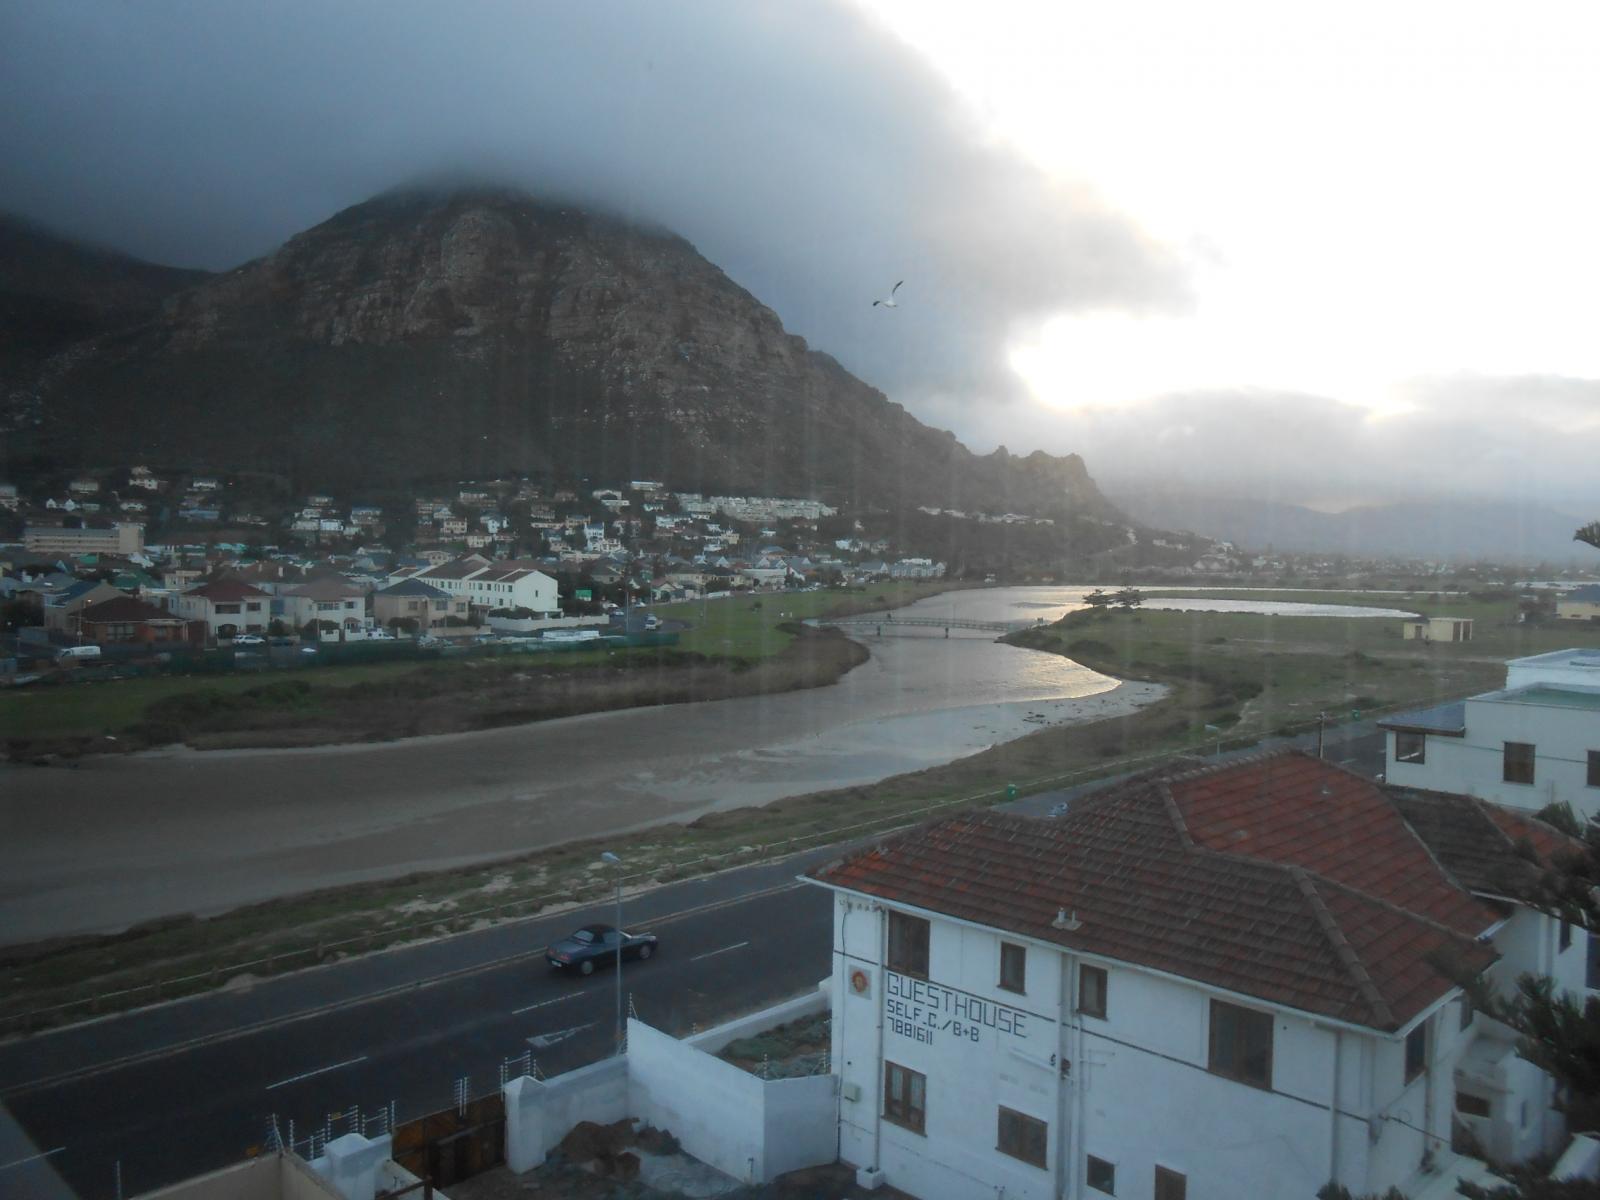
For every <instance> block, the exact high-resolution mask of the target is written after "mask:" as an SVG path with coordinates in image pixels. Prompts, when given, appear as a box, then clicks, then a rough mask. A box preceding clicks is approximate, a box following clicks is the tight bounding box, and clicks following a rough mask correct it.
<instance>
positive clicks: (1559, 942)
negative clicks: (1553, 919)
mask: <svg viewBox="0 0 1600 1200" xmlns="http://www.w3.org/2000/svg"><path fill="white" fill-rule="evenodd" d="M1560 924H1561V932H1560V933H1558V934H1557V935H1556V953H1557V954H1559V953H1561V951H1563V950H1565V949H1566V948H1567V947H1568V946H1570V945H1572V922H1571V921H1562V922H1561V923H1560Z"/></svg>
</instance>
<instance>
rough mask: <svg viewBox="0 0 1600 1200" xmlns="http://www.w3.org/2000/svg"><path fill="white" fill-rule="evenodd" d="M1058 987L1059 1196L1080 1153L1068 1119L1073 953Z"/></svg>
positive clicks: (1066, 960)
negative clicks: (1069, 1008) (1069, 1019)
mask: <svg viewBox="0 0 1600 1200" xmlns="http://www.w3.org/2000/svg"><path fill="white" fill-rule="evenodd" d="M1057 974H1058V976H1059V978H1058V980H1057V984H1056V988H1057V993H1056V1187H1055V1194H1056V1195H1057V1196H1065V1195H1066V1194H1067V1176H1068V1172H1069V1171H1070V1169H1071V1164H1072V1163H1073V1161H1074V1159H1075V1156H1076V1154H1077V1149H1076V1145H1075V1142H1076V1138H1075V1136H1074V1131H1073V1129H1072V1127H1071V1124H1070V1122H1069V1121H1068V1119H1067V1114H1068V1106H1069V1105H1070V1103H1071V1100H1070V1098H1069V1097H1068V1095H1067V1082H1068V1073H1069V1072H1070V1071H1071V1066H1070V1065H1069V1064H1071V1063H1072V1062H1073V1059H1071V1058H1070V1057H1069V1056H1068V1053H1067V1052H1068V1051H1069V1050H1071V1049H1072V1048H1071V1047H1070V1046H1069V1045H1068V1044H1067V1030H1068V1025H1067V997H1068V996H1071V995H1072V956H1071V955H1070V954H1063V955H1062V956H1061V970H1060V971H1059V972H1058V973H1057Z"/></svg>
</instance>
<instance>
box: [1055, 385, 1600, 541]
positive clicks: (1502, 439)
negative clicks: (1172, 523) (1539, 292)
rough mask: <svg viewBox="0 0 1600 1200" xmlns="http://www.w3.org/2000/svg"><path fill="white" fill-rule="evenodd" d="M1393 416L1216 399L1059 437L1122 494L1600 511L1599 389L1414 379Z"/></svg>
mask: <svg viewBox="0 0 1600 1200" xmlns="http://www.w3.org/2000/svg"><path fill="white" fill-rule="evenodd" d="M1402 395H1403V399H1404V400H1405V401H1406V403H1407V405H1408V407H1407V408H1406V409H1405V410H1404V411H1398V410H1397V411H1396V412H1394V413H1393V414H1392V415H1385V416H1375V415H1374V414H1373V413H1371V412H1370V411H1369V410H1367V409H1365V408H1361V407H1358V406H1356V405H1352V404H1344V403H1341V402H1339V401H1337V400H1332V399H1328V398H1326V397H1322V396H1306V395H1287V394H1284V393H1281V392H1203V393H1193V394H1185V395H1171V396H1162V397H1158V398H1155V399H1151V400H1147V401H1143V402H1140V403H1134V404H1125V405H1120V406H1117V407H1115V408H1105V409H1086V410H1083V411H1081V412H1077V413H1071V414H1063V415H1062V416H1061V417H1060V418H1058V421H1057V423H1056V426H1055V431H1056V434H1057V436H1062V435H1064V436H1066V437H1067V438H1069V439H1070V440H1071V441H1072V442H1073V444H1074V445H1076V446H1078V447H1079V448H1080V449H1081V450H1082V451H1083V453H1084V454H1085V455H1086V457H1087V458H1088V460H1089V462H1090V464H1091V466H1092V467H1093V468H1094V470H1095V471H1096V474H1097V475H1098V476H1099V477H1100V478H1101V479H1102V480H1103V481H1105V482H1109V483H1110V484H1112V485H1113V486H1114V487H1117V488H1119V489H1127V488H1137V487H1142V486H1155V487H1158V488H1174V489H1178V490H1186V489H1189V490H1195V491H1200V492H1206V493H1211V494H1215V495H1221V496H1230V497H1237V498H1241V499H1243V498H1250V497H1258V498H1261V499H1266V500H1277V501H1281V502H1284V503H1289V504H1311V505H1315V506H1325V507H1332V508H1341V507H1347V506H1350V505H1354V504H1372V503H1382V502H1388V501H1392V500H1435V499H1441V498H1446V497H1451V496H1476V497H1518V498H1520V499H1521V500H1522V501H1524V502H1527V503H1530V504H1543V505H1548V506H1550V507H1552V508H1555V509H1558V510H1561V511H1565V512H1571V513H1575V514H1583V513H1587V512H1590V511H1592V510H1594V507H1595V504H1596V503H1597V501H1600V491H1597V489H1596V486H1595V480H1596V473H1595V462H1596V458H1595V455H1596V448H1597V445H1600V380H1594V379H1573V378H1565V377H1559V376H1537V375H1535V376H1490V375H1473V374H1465V373H1463V374H1455V375H1440V376H1429V377H1424V378H1418V379H1415V380H1412V381H1411V382H1410V383H1409V384H1407V385H1406V386H1405V388H1404V389H1403V393H1402Z"/></svg>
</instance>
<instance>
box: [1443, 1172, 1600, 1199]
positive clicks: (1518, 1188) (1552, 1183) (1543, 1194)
mask: <svg viewBox="0 0 1600 1200" xmlns="http://www.w3.org/2000/svg"><path fill="white" fill-rule="evenodd" d="M1505 1178H1506V1182H1505V1183H1504V1184H1496V1185H1495V1186H1494V1187H1483V1186H1482V1185H1480V1184H1476V1183H1458V1184H1457V1185H1456V1190H1457V1191H1459V1192H1460V1193H1461V1194H1462V1195H1463V1196H1465V1197H1467V1200H1600V1182H1597V1181H1595V1180H1593V1179H1551V1178H1550V1177H1549V1176H1548V1175H1540V1174H1539V1173H1538V1172H1537V1171H1536V1170H1533V1169H1528V1168H1522V1167H1512V1168H1510V1169H1508V1170H1507V1171H1506V1172H1505Z"/></svg>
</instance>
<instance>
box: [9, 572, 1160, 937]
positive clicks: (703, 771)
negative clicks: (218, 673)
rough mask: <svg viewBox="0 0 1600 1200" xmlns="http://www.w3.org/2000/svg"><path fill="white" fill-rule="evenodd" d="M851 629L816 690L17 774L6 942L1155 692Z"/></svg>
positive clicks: (472, 849)
mask: <svg viewBox="0 0 1600 1200" xmlns="http://www.w3.org/2000/svg"><path fill="white" fill-rule="evenodd" d="M1087 590H1088V589H1087V588H998V589H988V590H984V591H965V592H949V593H945V594H943V595H940V596H935V597H932V598H930V599H928V600H924V601H921V602H919V603H918V604H916V605H913V606H911V607H910V608H907V609H902V610H899V611H898V612H897V613H896V616H897V617H899V618H901V619H904V618H906V617H930V618H931V617H940V618H951V619H968V620H991V621H992V620H1029V621H1031V620H1035V619H1039V618H1042V619H1044V620H1053V619H1055V618H1056V617H1058V616H1060V615H1061V614H1062V613H1063V612H1065V611H1067V610H1069V609H1071V608H1075V607H1078V605H1079V602H1080V600H1081V597H1082V596H1083V595H1084V593H1085V592H1086V591H1087ZM855 636H858V637H860V638H861V640H862V641H864V642H865V644H867V645H868V647H869V649H870V650H871V658H870V659H869V661H867V662H866V663H864V664H863V665H861V666H859V667H857V668H856V669H855V670H853V671H851V672H850V673H849V674H848V675H846V676H845V677H844V678H843V679H842V680H840V681H839V682H838V683H837V684H834V685H832V686H830V687H826V688H816V689H812V690H809V691H802V692H789V693H785V694H782V695H776V696H761V697H751V698H740V699H733V700H723V701H717V702H714V703H706V704H696V705H676V706H669V707H663V708H651V709H631V710H626V711H622V712H612V713H600V714H594V715H590V716H582V717H571V718H566V719H562V720H557V721H548V722H542V723H539V724H535V725H524V726H516V727H510V728H504V729H495V730H489V731H485V732H480V733H467V734H453V735H448V736H443V737H431V738H418V739H414V740H410V741H403V742H392V743H384V744H376V745H371V744H364V745H355V746H336V747H323V748H318V749H311V750H273V751H211V752H196V751H188V750H173V751H156V752H150V753H145V754H138V755H131V756H126V757H106V758H98V759H96V758H91V759H86V760H84V761H83V762H82V763H81V764H80V765H78V766H76V767H60V768H36V767H14V766H3V767H0V793H3V794H4V797H5V798H4V802H3V804H0V838H3V841H4V843H5V845H6V847H7V855H6V867H5V872H4V878H3V880H0V931H3V933H0V940H4V941H8V942H19V941H28V940H33V939H37V938H41V937H47V936H51V935H55V934H62V933H71V932H82V931H90V930H93V931H99V930H109V929H116V928H121V927H124V926H126V925H127V924H129V923H132V922H135V921H139V920H144V919H147V918H150V917H154V916H161V915H165V914H169V913H175V912H198V913H201V914H205V913H211V912H218V911H222V910H224V909H227V908H230V907H233V906H235V905H238V904H242V903H248V902H251V901H255V900H262V899H268V898H271V897H274V896H282V895H288V894H292V893H295V892H300V891H305V890H308V889H311V888H317V887H327V886H332V885H337V884H344V883H353V882H358V881H363V880H370V879H376V878H383V877H388V876H395V875H400V874H405V873H407V872H411V871H418V870H428V869H438V868H443V867H449V866H455V865H460V864H464V863H469V862H475V861H483V860H485V859H491V858H497V857H503V856H507V855H511V854H515V853H518V852H520V851H525V850H531V849H536V848H538V847H541V846H546V845H550V844H552V843H554V842H559V841H567V840H571V839H575V838H581V837H588V836H594V835H598V834H603V833H606V832H610V831H624V830H630V829H637V828H641V827H644V826H648V825H651V824H656V823H659V822H662V821H669V820H681V819H686V818H692V817H694V816H696V815H699V814H700V813H703V812H707V811H710V810H713V809H719V808H736V807H741V806H744V805H749V804H759V803H763V802H766V801H769V800H773V799H776V798H779V797H782V796H790V795H800V794H804V793H807V792H813V791H819V790H823V789H828V788H836V787H845V786H852V785H857V784H863V783H870V782H873V781H876V780H879V779H883V778H886V777H888V776H891V775H897V774H900V773H902V772H906V771H914V770H920V769H922V768H925V767H930V766H936V765H939V764H941V763H945V762H949V761H952V760H954V759H956V758H960V757H962V756H963V755H967V754H973V753H976V752H978V751H980V750H983V749H985V748H987V747H989V746H991V745H994V744H996V743H998V742H1002V741H1006V740H1009V739H1012V738H1016V737H1021V736H1025V735H1026V734H1028V733H1032V732H1034V731H1036V730H1037V729H1039V728H1042V727H1043V726H1045V725H1046V724H1055V723H1060V722H1076V721H1084V720H1094V719H1097V718H1100V717H1104V716H1109V715H1113V714H1115V713H1120V712H1126V711H1129V710H1130V709H1131V708H1133V707H1136V706H1137V705H1139V704H1143V703H1148V702H1150V701H1151V700H1153V699H1155V698H1157V697H1158V696H1159V695H1160V692H1161V689H1160V688H1159V687H1156V686H1153V685H1149V684H1119V683H1118V682H1117V681H1116V680H1113V679H1109V678H1107V677H1105V676H1103V675H1098V674H1096V673H1095V672H1093V671H1090V670H1087V669H1086V668H1084V667H1080V666H1078V665H1077V664H1075V663H1072V662H1069V661H1067V660H1065V659H1062V658H1060V657H1057V656H1054V655H1046V654H1040V653H1036V652H1033V651H1028V650H1020V649H1016V648H1014V647H1011V646H1005V645H1000V644H998V643H996V642H995V641H994V640H993V639H994V634H992V633H980V632H963V631H960V630H954V631H952V632H951V634H950V636H949V637H948V638H946V637H945V636H944V634H943V631H942V630H938V629H924V630H919V631H917V632H916V633H912V632H910V631H908V630H907V629H905V628H902V629H900V630H896V631H894V632H893V633H892V634H889V633H887V631H886V636H883V637H877V636H874V634H873V633H872V632H871V631H868V632H866V633H864V634H861V633H858V634H856V635H855Z"/></svg>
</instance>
